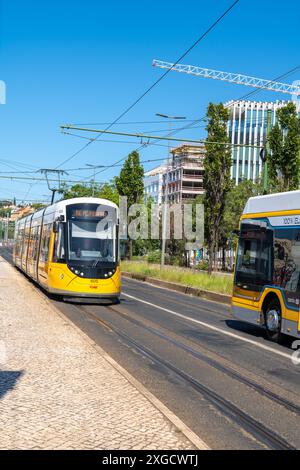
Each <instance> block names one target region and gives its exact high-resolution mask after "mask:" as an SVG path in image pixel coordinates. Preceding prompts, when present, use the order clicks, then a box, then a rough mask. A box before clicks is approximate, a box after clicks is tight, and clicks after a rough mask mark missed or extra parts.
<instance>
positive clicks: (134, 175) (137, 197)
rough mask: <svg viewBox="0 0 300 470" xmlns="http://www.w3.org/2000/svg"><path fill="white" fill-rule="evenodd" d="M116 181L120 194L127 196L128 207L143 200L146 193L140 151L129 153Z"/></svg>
mask: <svg viewBox="0 0 300 470" xmlns="http://www.w3.org/2000/svg"><path fill="white" fill-rule="evenodd" d="M115 183H116V188H117V190H118V193H119V194H120V196H127V202H128V207H129V206H131V205H132V204H136V203H138V202H140V201H141V198H142V197H143V194H144V167H143V165H142V164H141V162H140V156H139V153H138V152H136V151H134V152H131V153H130V154H129V155H128V157H127V159H126V160H125V162H124V165H123V168H122V169H121V171H120V175H119V176H117V177H116V178H115Z"/></svg>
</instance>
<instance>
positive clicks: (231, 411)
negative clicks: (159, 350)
mask: <svg viewBox="0 0 300 470" xmlns="http://www.w3.org/2000/svg"><path fill="white" fill-rule="evenodd" d="M74 307H75V308H76V309H77V310H79V311H80V313H81V314H82V313H84V314H85V315H86V316H87V317H88V318H90V319H91V320H93V321H95V322H96V323H98V324H99V325H101V326H102V327H104V328H105V329H106V330H107V331H110V332H112V333H114V334H115V335H116V336H117V337H119V338H120V339H121V340H122V341H123V342H125V344H126V345H128V346H129V347H131V348H132V349H134V350H135V351H136V352H138V353H140V354H141V355H142V356H144V357H147V358H148V359H149V360H150V361H152V362H153V363H154V364H156V365H157V366H159V367H162V368H164V369H165V370H166V371H167V372H168V373H171V374H172V375H174V376H176V377H177V378H179V379H181V381H183V382H184V383H185V384H187V385H188V386H190V387H192V388H193V389H194V390H195V391H196V392H197V393H199V394H200V395H201V396H202V397H203V398H205V399H206V400H207V401H208V402H209V403H210V404H211V405H213V406H214V407H215V408H216V409H217V410H218V411H219V412H221V413H222V414H223V415H225V416H226V417H227V418H229V419H230V420H231V421H232V422H234V423H235V424H237V425H238V426H240V427H241V428H242V429H243V430H244V431H246V432H247V433H249V434H250V435H251V436H252V437H253V438H254V439H256V440H257V441H258V442H260V443H261V444H262V445H264V446H266V447H267V448H270V449H276V450H295V447H294V446H293V445H291V444H290V443H289V442H287V441H286V440H285V439H284V438H282V437H281V436H280V435H278V434H277V433H275V432H274V431H273V430H270V429H269V428H267V427H266V426H265V425H263V424H262V423H260V422H259V421H257V420H256V419H255V418H253V417H251V416H250V415H248V414H247V413H246V412H244V411H242V410H241V409H240V408H239V407H237V406H236V405H234V404H233V403H231V402H230V401H229V400H227V399H226V398H224V397H223V396H221V395H220V394H218V393H217V392H215V391H214V390H212V389H211V388H210V387H208V386H206V385H204V384H202V383H200V382H199V381H198V380H197V379H195V378H194V377H192V376H191V375H189V374H188V373H186V372H185V371H183V370H182V369H180V368H178V367H176V366H175V365H174V364H172V363H170V362H169V361H168V360H166V359H164V358H162V357H161V356H159V355H158V354H156V353H155V352H154V351H152V350H151V349H149V348H148V347H146V346H145V345H143V344H141V343H140V342H139V341H137V340H136V339H134V338H132V337H131V336H129V335H128V334H126V333H125V332H124V331H122V330H121V329H120V328H118V327H116V326H115V325H112V324H111V323H109V322H108V321H106V320H104V319H103V318H99V317H98V316H97V315H95V314H94V313H92V312H91V311H90V310H89V309H88V307H86V306H80V307H79V306H77V305H74ZM107 309H108V310H112V311H113V312H115V309H114V308H113V307H112V306H109V307H107ZM137 326H138V325H137ZM142 327H143V328H145V326H144V325H142ZM148 328H149V327H146V329H148ZM154 330H155V329H153V333H154ZM148 331H149V330H148ZM149 332H151V330H150V331H149ZM159 333H160V332H159ZM154 334H157V332H155V333H154ZM162 335H163V334H162ZM159 336H160V337H161V335H159ZM163 336H165V338H162V339H166V340H167V341H169V342H173V340H172V341H170V338H169V337H167V336H166V335H163ZM174 341H175V343H173V344H174V345H175V346H177V347H180V348H181V349H182V350H186V352H188V353H190V354H191V351H190V349H191V350H192V351H193V352H195V353H196V351H194V350H193V349H192V348H189V347H188V346H186V345H183V344H182V343H180V342H177V341H176V340H174ZM182 346H184V348H183V347H182ZM194 357H196V356H194ZM201 359H202V358H201ZM220 366H221V367H223V366H222V365H220ZM232 372H233V371H232ZM238 377H239V378H240V376H238ZM235 378H237V376H236V377H235ZM244 383H245V382H244ZM247 385H248V384H247ZM252 385H257V384H252ZM257 391H259V387H258V388H257ZM260 393H263V394H264V395H265V394H267V395H266V396H268V397H269V398H271V399H272V400H274V401H276V402H277V403H280V404H281V405H282V406H285V408H288V409H289V410H290V411H293V412H297V413H299V408H298V407H297V405H294V404H293V403H291V402H288V401H286V400H284V399H282V398H281V397H279V396H277V395H276V394H274V396H273V394H272V392H270V391H268V390H265V389H261V390H260Z"/></svg>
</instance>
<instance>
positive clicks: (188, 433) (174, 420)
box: [0, 256, 211, 450]
mask: <svg viewBox="0 0 300 470" xmlns="http://www.w3.org/2000/svg"><path fill="white" fill-rule="evenodd" d="M0 259H2V260H4V261H5V262H6V263H7V265H8V266H9V268H11V269H13V270H14V272H15V273H16V275H17V276H18V277H19V279H23V280H24V281H25V282H26V284H27V285H28V287H30V288H31V289H32V290H33V291H34V292H35V293H36V294H38V295H39V296H40V298H41V300H43V302H45V303H46V304H47V306H48V307H50V308H51V310H53V312H54V313H56V314H57V315H58V316H59V317H60V318H61V319H62V320H63V321H64V322H65V323H67V324H68V325H69V326H71V327H72V328H73V329H74V330H75V331H76V332H77V333H78V334H79V335H80V336H81V337H82V338H83V340H84V341H86V342H87V343H88V344H89V345H90V346H91V347H92V348H94V349H95V350H96V351H97V353H98V354H100V356H101V357H103V359H105V360H106V361H107V362H108V363H109V364H110V365H111V366H112V367H113V368H114V369H116V370H117V371H118V372H119V373H120V374H121V375H122V376H123V377H124V378H125V379H126V380H127V381H128V382H129V383H131V385H132V386H133V387H134V388H136V389H137V390H138V392H140V393H141V394H142V395H143V396H144V397H145V398H146V400H148V401H149V402H150V403H152V405H153V406H154V407H155V408H156V409H157V410H158V411H159V412H160V413H161V414H162V415H163V416H164V417H165V418H166V419H167V420H168V421H170V422H171V424H173V426H174V427H175V428H176V429H178V431H180V432H181V433H182V434H183V435H184V436H185V437H186V438H187V439H188V440H189V441H190V442H191V443H192V444H193V445H194V446H195V447H196V449H198V450H211V449H210V447H209V446H208V445H207V444H206V443H205V442H204V441H203V440H202V439H201V438H200V437H199V436H197V434H196V433H194V431H192V430H191V429H190V428H189V427H188V426H187V425H186V424H185V423H184V422H183V421H182V420H181V419H180V418H179V417H178V416H176V415H175V414H174V413H173V412H172V411H171V410H170V409H169V408H168V407H167V406H165V405H164V404H163V403H162V402H161V401H160V400H159V399H158V398H156V397H155V396H154V395H153V394H152V393H151V392H150V391H149V390H147V389H146V387H144V385H142V384H141V383H140V382H139V381H138V380H137V379H135V378H134V377H133V376H132V375H131V374H130V372H128V371H127V370H126V369H124V368H123V367H122V366H121V365H120V364H118V363H117V362H116V361H115V360H114V359H113V358H112V357H111V356H110V355H109V354H107V353H106V351H104V349H102V348H101V346H99V345H98V344H97V343H95V342H94V341H93V340H92V339H91V338H90V337H89V336H88V335H87V334H86V333H84V332H83V331H82V330H81V329H80V328H79V327H78V326H77V325H75V323H73V322H72V320H70V319H69V318H68V317H67V316H66V315H65V314H64V313H63V312H62V311H60V310H59V308H58V307H56V306H55V305H53V304H52V302H51V300H50V299H49V298H48V297H47V296H46V294H44V293H43V292H42V291H41V290H40V288H39V287H38V285H35V284H34V281H32V282H30V281H28V280H27V279H26V277H25V275H24V274H22V272H18V271H17V270H16V269H15V268H14V266H12V265H11V264H10V263H8V262H7V261H6V260H5V258H3V257H2V256H0Z"/></svg>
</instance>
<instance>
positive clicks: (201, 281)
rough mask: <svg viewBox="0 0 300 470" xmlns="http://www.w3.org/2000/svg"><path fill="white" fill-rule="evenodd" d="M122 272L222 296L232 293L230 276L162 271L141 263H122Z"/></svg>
mask: <svg viewBox="0 0 300 470" xmlns="http://www.w3.org/2000/svg"><path fill="white" fill-rule="evenodd" d="M121 270H122V271H127V272H130V273H138V274H143V275H144V276H150V277H155V278H156V279H162V280H164V281H170V282H177V283H178V284H182V285H185V286H190V287H196V288H198V289H204V290H208V291H212V292H218V293H220V294H229V295H231V292H232V276H229V275H222V274H212V275H211V276H209V275H208V274H207V273H198V272H197V271H189V270H188V269H185V268H178V267H176V266H166V267H164V268H163V269H160V268H159V267H158V266H153V265H151V264H148V263H145V262H140V261H122V263H121Z"/></svg>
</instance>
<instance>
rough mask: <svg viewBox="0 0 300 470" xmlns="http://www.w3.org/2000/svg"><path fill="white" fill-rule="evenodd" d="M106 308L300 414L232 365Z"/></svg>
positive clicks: (298, 407) (285, 401)
mask: <svg viewBox="0 0 300 470" xmlns="http://www.w3.org/2000/svg"><path fill="white" fill-rule="evenodd" d="M108 308H109V309H110V310H113V312H114V313H116V314H118V315H120V316H122V317H124V318H125V319H126V320H127V321H129V322H130V323H132V324H134V325H136V326H138V327H140V328H143V329H144V330H146V331H148V332H149V333H152V334H154V335H156V336H158V337H159V338H161V339H163V340H164V341H167V342H169V343H171V344H173V345H174V346H176V347H177V348H179V349H181V350H183V351H185V352H187V353H188V354H190V355H191V356H193V357H194V358H196V359H199V360H200V361H202V362H205V363H206V364H207V365H209V366H211V367H213V368H214V369H216V370H218V371H219V372H222V373H223V374H226V375H227V376H228V377H231V378H233V379H235V380H237V381H238V382H240V383H242V384H244V385H246V386H248V387H250V388H251V389H253V390H254V391H256V392H258V393H260V394H261V395H263V396H265V397H267V398H269V399H270V400H272V401H275V402H276V403H277V404H279V405H281V406H283V407H284V408H286V409H287V410H288V411H291V412H293V413H296V414H297V415H300V406H298V405H297V404H295V403H293V402H291V401H290V400H287V399H285V398H283V397H281V396H279V395H278V394H277V393H275V392H273V391H272V390H269V389H267V388H266V387H264V386H262V385H260V384H258V383H257V382H255V381H253V380H252V379H250V378H248V377H245V376H244V375H242V374H241V373H239V372H237V371H236V370H234V369H233V368H232V367H229V366H228V365H226V366H224V365H222V364H220V362H218V361H217V360H215V359H212V358H211V357H208V356H206V355H205V354H204V353H201V352H199V351H196V350H195V349H194V348H191V347H190V346H188V345H186V344H184V343H182V342H181V341H178V340H176V339H174V338H171V337H170V336H167V335H166V334H164V333H162V332H161V331H159V330H157V329H156V328H153V327H150V326H147V325H146V324H145V323H143V322H141V321H139V320H137V319H136V318H132V317H130V316H129V315H128V314H127V313H125V312H120V311H119V310H117V309H116V307H115V306H109V307H108ZM189 342H191V343H194V344H195V345H197V346H198V344H197V343H196V342H195V341H193V340H191V339H189ZM201 349H204V348H203V346H201ZM209 352H210V351H209ZM210 353H211V352H210ZM220 360H221V358H220Z"/></svg>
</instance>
